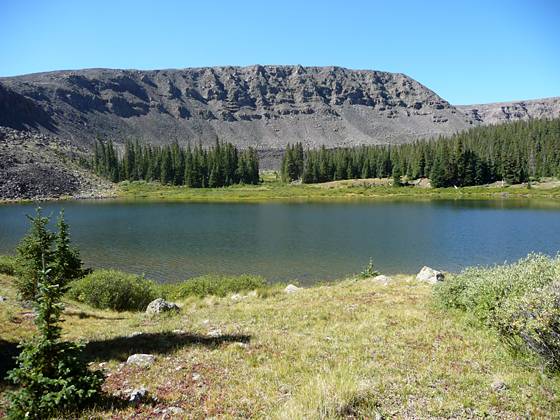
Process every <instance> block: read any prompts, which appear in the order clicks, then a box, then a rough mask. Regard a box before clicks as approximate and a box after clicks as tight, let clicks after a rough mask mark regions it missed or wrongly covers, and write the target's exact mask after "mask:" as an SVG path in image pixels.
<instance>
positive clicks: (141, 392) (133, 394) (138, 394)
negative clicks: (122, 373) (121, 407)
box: [128, 388, 148, 405]
mask: <svg viewBox="0 0 560 420" xmlns="http://www.w3.org/2000/svg"><path fill="white" fill-rule="evenodd" d="M147 399H148V390H147V389H146V388H136V389H133V390H132V391H129V392H128V401H129V402H131V403H132V404H135V405H136V404H140V403H142V402H144V401H146V400H147Z"/></svg>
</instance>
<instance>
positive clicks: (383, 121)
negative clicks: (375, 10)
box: [0, 65, 560, 150]
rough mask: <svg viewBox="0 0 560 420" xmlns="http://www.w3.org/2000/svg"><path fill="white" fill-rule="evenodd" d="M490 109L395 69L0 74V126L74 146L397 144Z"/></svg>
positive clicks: (486, 119) (475, 120)
mask: <svg viewBox="0 0 560 420" xmlns="http://www.w3.org/2000/svg"><path fill="white" fill-rule="evenodd" d="M559 101H560V100H559V99H558V98H556V99H555V100H554V101H553V102H550V101H548V100H545V101H544V102H543V105H542V106H540V105H539V106H537V105H535V106H532V105H531V106H525V105H515V104H512V105H511V106H510V107H509V108H507V115H508V117H507V119H516V118H530V117H531V116H532V115H533V113H534V112H536V111H538V115H539V116H540V115H546V116H558V115H559V114H560V103H559ZM519 107H521V109H522V110H523V111H519V110H518V108H519ZM510 108H511V111H509V109H510ZM494 109H495V106H494V105H488V106H485V105H480V106H475V107H468V106H466V107H455V106H453V105H451V104H449V103H448V102H447V101H445V100H444V99H442V98H441V97H439V96H438V95H437V94H436V93H434V92H432V91H431V90H430V89H428V88H427V87H425V86H423V85H422V84H420V83H418V82H417V81H415V80H413V79H411V78H410V77H408V76H406V75H404V74H400V73H388V72H381V71H370V70H349V69H345V68H340V67H302V66H260V65H255V66H249V67H212V68H188V69H181V70H153V71H138V70H110V69H88V70H77V71H56V72H49V73H38V74H30V75H25V76H18V77H9V78H0V125H3V126H8V127H11V128H15V129H19V130H25V129H32V130H39V131H48V132H50V133H51V134H52V133H54V134H56V135H57V136H59V137H62V138H65V139H68V140H70V141H73V142H77V143H79V144H82V145H83V144H86V145H91V144H92V143H93V141H94V139H95V138H96V137H97V136H101V137H105V138H113V139H114V140H115V141H117V142H122V141H123V140H124V139H126V138H135V139H136V138H137V139H139V140H141V141H145V142H150V143H167V142H170V141H173V140H178V141H179V142H180V143H182V144H185V143H186V142H188V141H190V142H202V143H203V144H211V143H213V142H214V141H215V140H216V138H219V139H223V140H227V141H230V142H233V143H235V144H237V145H239V146H241V147H246V146H255V147H257V148H258V149H260V150H274V149H276V150H278V149H281V148H283V147H284V146H285V145H286V143H288V142H296V141H301V142H303V143H304V145H305V146H306V147H316V146H320V145H325V146H327V147H340V146H352V145H358V144H376V143H402V142H408V141H411V140H413V139H417V138H426V137H432V136H436V135H440V134H443V135H445V134H451V133H454V132H456V131H459V130H463V129H466V128H468V127H472V126H473V125H479V124H484V123H493V122H496V121H498V120H500V118H501V117H500V116H499V115H498V116H496V115H497V114H496V112H494V111H493V110H494ZM500 109H502V110H504V109H505V108H504V106H503V105H501V106H500ZM503 112H506V111H503Z"/></svg>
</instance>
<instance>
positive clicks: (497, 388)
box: [490, 380, 508, 392]
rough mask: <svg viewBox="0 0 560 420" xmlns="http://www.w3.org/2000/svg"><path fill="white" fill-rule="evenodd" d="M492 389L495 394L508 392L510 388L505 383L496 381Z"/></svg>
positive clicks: (491, 386)
mask: <svg viewBox="0 0 560 420" xmlns="http://www.w3.org/2000/svg"><path fill="white" fill-rule="evenodd" d="M490 388H492V391H494V392H502V391H505V390H507V389H508V386H507V384H506V383H505V382H504V381H500V380H496V381H494V382H492V385H490Z"/></svg>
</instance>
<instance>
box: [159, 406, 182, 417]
mask: <svg viewBox="0 0 560 420" xmlns="http://www.w3.org/2000/svg"><path fill="white" fill-rule="evenodd" d="M163 412H164V413H165V414H169V415H171V416H182V415H184V414H185V410H183V409H182V408H181V407H167V408H166V409H165V410H163Z"/></svg>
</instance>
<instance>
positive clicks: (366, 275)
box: [359, 258, 379, 279]
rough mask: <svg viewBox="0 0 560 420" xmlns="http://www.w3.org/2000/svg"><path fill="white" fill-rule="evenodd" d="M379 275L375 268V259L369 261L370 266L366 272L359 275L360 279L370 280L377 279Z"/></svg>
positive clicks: (365, 269)
mask: <svg viewBox="0 0 560 420" xmlns="http://www.w3.org/2000/svg"><path fill="white" fill-rule="evenodd" d="M377 275H379V271H377V270H376V269H375V267H374V266H373V258H370V259H369V262H368V265H367V266H366V267H365V268H364V270H363V271H362V272H361V273H360V274H359V277H360V278H363V279H368V278H370V277H375V276H377Z"/></svg>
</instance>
